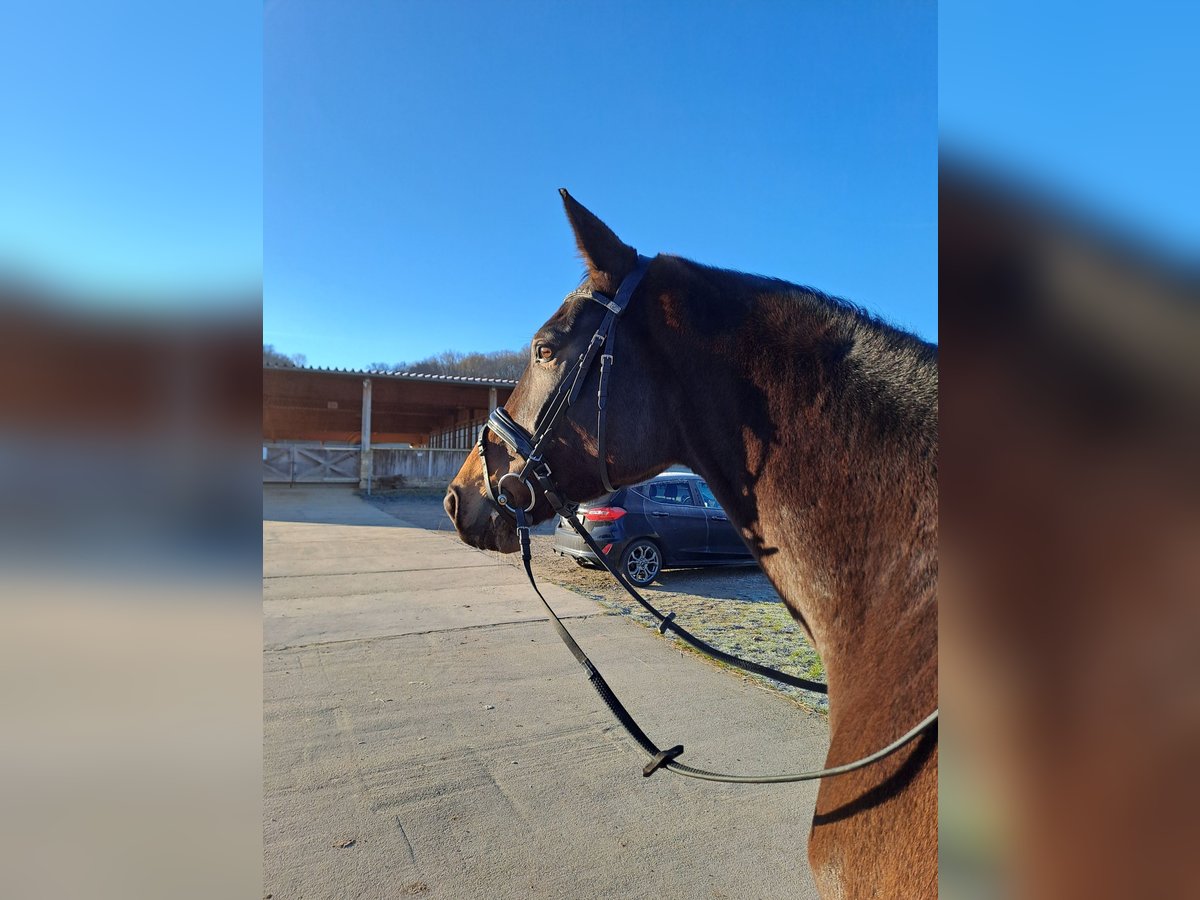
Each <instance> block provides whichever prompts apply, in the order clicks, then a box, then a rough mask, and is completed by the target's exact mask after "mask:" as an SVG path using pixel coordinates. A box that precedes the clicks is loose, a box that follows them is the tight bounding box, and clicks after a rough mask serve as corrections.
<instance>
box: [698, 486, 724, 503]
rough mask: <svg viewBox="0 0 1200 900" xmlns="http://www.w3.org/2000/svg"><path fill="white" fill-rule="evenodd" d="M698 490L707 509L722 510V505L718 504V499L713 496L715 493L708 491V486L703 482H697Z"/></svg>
mask: <svg viewBox="0 0 1200 900" xmlns="http://www.w3.org/2000/svg"><path fill="white" fill-rule="evenodd" d="M696 490H698V491H699V492H700V502H701V503H703V504H704V507H705V509H720V508H721V504H720V503H718V502H717V498H716V497H714V496H713V492H712V491H710V490H709V489H708V485H707V484H705V483H704V482H703V481H697V482H696Z"/></svg>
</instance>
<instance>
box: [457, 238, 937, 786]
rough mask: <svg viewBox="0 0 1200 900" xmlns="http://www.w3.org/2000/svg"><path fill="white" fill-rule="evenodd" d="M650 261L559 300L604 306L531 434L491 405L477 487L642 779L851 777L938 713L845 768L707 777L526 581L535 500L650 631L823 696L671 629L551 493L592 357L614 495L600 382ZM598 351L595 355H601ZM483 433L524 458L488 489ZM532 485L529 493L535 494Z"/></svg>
mask: <svg viewBox="0 0 1200 900" xmlns="http://www.w3.org/2000/svg"><path fill="white" fill-rule="evenodd" d="M650 262H651V260H650V259H648V258H647V257H645V256H641V255H640V254H639V255H638V258H637V264H636V265H635V266H634V269H633V271H632V272H630V273H629V274H628V275H626V276H625V278H624V279H623V280H622V281H621V284H620V286H619V287H618V288H617V293H616V295H615V296H614V297H613V298H612V299H609V298H608V297H607V296H606V295H604V294H602V293H600V292H598V291H592V290H583V289H580V290H576V291H572V292H571V293H570V294H568V295H567V297H566V298H565V299H564V301H563V302H564V303H567V302H570V301H571V300H574V299H587V300H591V301H595V302H596V303H599V304H600V305H601V306H602V307H604V309H605V314H604V318H603V319H602V320H601V322H600V324H599V325H598V326H597V328H596V331H595V333H594V334H593V335H592V337H591V340H590V341H588V345H587V347H586V349H585V350H584V351H583V352H582V353H581V354H579V357H578V359H576V361H575V362H574V364H573V365H572V367H571V368H570V369H569V370H568V371H567V374H566V375H565V376H564V377H563V378H562V379H561V380H560V382H559V385H558V388H557V389H556V390H555V392H554V393H553V394H552V395H551V397H550V399H549V400H548V401H547V402H546V403H545V404H544V405H543V406H542V410H541V412H540V413H539V414H538V416H537V418H536V420H535V424H534V430H533V432H532V433H531V432H529V431H527V430H526V429H525V428H524V427H523V426H521V425H520V424H519V423H518V422H517V421H516V420H515V419H513V417H512V416H511V415H509V413H508V411H507V410H506V409H504V408H503V407H497V408H496V409H494V410H493V411H492V412H491V414H490V415H489V416H488V420H487V423H486V424H485V425H484V426H483V428H482V429H480V432H479V442H478V445H477V452H478V453H479V458H480V461H481V463H482V466H483V483H484V489H485V491H486V492H487V496H488V500H489V501H490V502H491V503H492V505H493V506H494V507H495V508H496V509H497V510H499V512H500V513H502V514H503V515H505V516H507V517H508V518H509V519H510V520H512V521H513V522H514V523H515V524H516V526H517V534H518V536H519V537H520V542H521V560H522V562H523V564H524V566H525V574H526V575H527V576H528V577H529V583H530V585H531V586H532V587H533V590H534V593H536V594H537V596H538V599H540V600H541V601H542V605H543V606H545V607H546V611H547V612H548V613H549V615H550V622H551V624H552V625H553V626H554V628H555V630H556V631H557V632H558V636H559V637H560V638H561V639H562V641H563V643H564V644H566V645H567V649H569V650H570V651H571V653H572V654H573V655H574V657H575V659H576V660H577V661H578V662H579V664H580V665H582V666H583V668H584V670H585V671H586V672H587V675H588V680H589V681H590V682H591V684H592V687H594V688H595V689H596V691H597V693H599V694H600V697H601V699H603V700H604V702H605V704H606V705H607V706H608V708H609V710H610V711H611V712H612V713H613V715H614V716H616V718H617V721H619V722H620V723H621V725H622V726H624V727H625V729H626V730H627V731H628V732H629V734H630V735H631V736H632V737H633V738H634V740H636V741H637V742H638V744H639V745H640V746H641V747H642V749H643V750H645V751H646V753H648V754H649V755H650V757H651V758H650V762H648V763H647V764H646V765H645V767H644V768H643V769H642V775H643V776H644V777H647V778H648V777H649V776H651V775H653V774H654V773H655V772H656V771H657V770H658V769H660V768H663V769H667V770H669V771H672V772H675V773H676V774H679V775H686V776H688V777H689V778H700V779H703V780H706V781H725V782H750V783H778V782H791V781H812V780H814V779H818V778H828V777H831V776H834V775H843V774H845V773H847V772H853V771H855V770H856V769H861V768H864V767H866V766H869V765H871V764H872V763H875V762H878V761H879V760H881V759H883V758H884V757H887V756H890V755H891V754H892V753H895V752H896V751H897V750H899V749H900V748H901V747H903V746H905V745H906V744H908V743H909V742H910V741H912V740H914V739H915V738H916V737H918V736H919V735H921V734H922V733H923V732H925V731H926V730H927V729H929V728H931V727H932V726H933V725H935V724H936V722H937V719H938V711H937V710H936V709H935V710H934V711H933V712H932V713H930V714H929V715H928V716H926V717H925V718H924V719H923V720H922V721H921V722H919V723H918V724H917V725H916V726H915V727H914V728H912V729H910V730H909V731H907V732H906V733H905V734H903V735H901V736H900V737H899V738H897V739H896V740H895V741H893V742H892V743H890V744H888V745H887V746H886V747H883V748H881V749H880V750H877V751H876V752H874V753H872V754H870V755H869V756H864V757H862V758H861V759H857V760H855V761H853V762H850V763H846V764H845V765H840V766H832V767H830V768H827V769H820V770H817V771H812V772H800V773H792V774H783V775H727V774H722V773H719V772H709V771H706V770H704V769H696V768H693V767H691V766H688V765H685V764H683V763H680V762H676V758H677V757H678V756H679V755H680V754H682V753H683V745H682V744H677V745H675V746H674V747H670V748H668V749H666V750H660V749H659V748H658V746H657V745H656V744H655V743H654V742H653V741H652V740H651V739H650V738H649V737H648V736H647V735H646V733H645V732H644V731H643V730H642V729H641V727H640V726H639V725H638V724H637V722H636V721H635V720H634V719H633V717H632V716H631V715H630V714H629V711H628V710H626V709H625V707H624V705H623V704H622V703H621V701H620V700H619V699H618V698H617V696H616V694H614V693H613V692H612V689H611V688H610V687H609V686H608V683H607V682H606V681H605V680H604V677H603V676H602V675H601V674H600V671H599V670H598V669H597V668H596V666H595V664H594V663H593V662H592V661H591V660H590V659H588V656H587V654H586V653H584V652H583V648H581V647H580V646H579V644H578V643H577V642H576V641H575V639H574V638H572V637H571V635H570V633H569V632H568V631H567V629H566V626H565V625H563V623H562V620H561V619H559V617H558V615H557V613H555V612H554V609H553V608H552V607H551V606H550V604H549V603H548V602H547V601H546V598H545V597H543V596H542V592H541V590H540V589H539V588H538V586H537V581H536V579H535V578H534V576H533V569H532V566H531V559H532V554H531V552H530V544H529V528H530V524H529V520H528V518H527V516H528V514H529V513H531V512H532V511H533V509H534V507H535V506H536V505H537V501H538V495H539V492H540V495H541V496H542V497H544V498H545V499H546V501H547V502H548V503H549V504H550V506H551V508H552V509H553V510H554V511H555V512H556V513H557V514H558V515H560V516H562V517H563V519H565V520H566V521H568V522H569V523H570V524H571V526H572V527H573V528H574V529H575V531H576V533H578V534H579V536H580V537H581V538H583V540H584V542H585V543H586V544H587V545H588V547H589V548H590V549H591V551H592V552H593V553H594V554H595V555H596V558H597V559H599V560H600V562H601V563H602V564H603V565H604V567H605V568H606V569H607V570H608V571H609V573H610V574H611V575H612V576H613V577H614V578H616V579H617V581H618V582H619V583H620V585H621V586H622V587H623V588H624V589H625V591H626V592H627V593H628V594H629V595H630V596H631V597H633V599H634V600H635V601H637V603H638V604H640V605H641V607H642V608H643V609H645V610H646V611H647V612H648V613H650V615H651V616H653V617H654V619H655V620H656V621H657V622H658V630H659V633H661V634H666V633H667V631H671V632H673V633H674V634H675V635H677V636H678V637H679V638H680V639H681V640H683V641H684V642H685V643H687V644H689V645H690V646H692V647H694V648H696V649H697V650H700V651H701V652H702V653H705V654H707V655H709V656H711V657H713V658H715V659H717V660H720V661H721V662H724V663H726V664H728V665H731V666H735V667H737V668H740V669H742V670H744V671H747V672H752V673H754V674H756V675H761V676H763V677H765V678H770V679H772V680H774V681H778V682H780V683H782V684H787V685H791V686H792V687H797V688H800V689H802V690H807V691H812V692H813V693H820V694H826V693H828V692H829V688H828V686H827V685H824V684H821V683H820V682H817V681H809V680H808V679H805V678H798V677H796V676H795V675H789V674H787V673H786V672H780V671H778V670H777V669H772V668H770V667H768V666H763V665H759V664H758V663H755V662H751V661H750V660H745V659H741V658H740V657H737V656H733V655H732V654H729V653H726V652H725V651H723V650H720V649H718V648H716V647H714V646H712V645H711V644H709V643H707V642H705V641H703V640H701V639H700V638H698V637H696V636H695V635H693V634H691V633H690V632H688V631H687V630H686V629H684V628H683V627H682V626H680V625H679V624H677V623H676V622H675V621H674V620H675V613H673V612H671V613H667V614H665V615H664V614H663V613H661V612H659V610H657V609H656V608H655V607H654V606H653V605H652V604H651V603H650V602H649V601H647V600H646V599H645V598H644V597H642V595H641V594H640V593H638V591H637V590H636V589H635V588H634V587H633V585H631V584H630V583H629V581H628V579H627V578H626V577H625V575H624V574H623V573H622V572H621V571H620V570H619V568H617V567H615V566H613V565H612V563H611V562H610V561H609V559H608V557H607V556H606V555H605V554H604V552H603V551H602V550H601V549H600V547H599V546H598V545H597V544H596V542H595V540H594V539H593V538H592V536H591V535H590V534H588V532H587V529H585V528H584V527H583V524H582V523H581V522H580V521H579V518H578V516H577V515H576V512H577V510H578V504H576V503H572V502H571V501H570V500H568V499H567V498H566V495H565V494H563V492H562V491H561V490H560V489H559V487H558V485H557V483H556V482H555V481H554V474H553V472H552V471H551V469H550V466H549V465H548V464H547V463H546V461H545V459H544V454H545V451H546V448H547V447H548V446H549V444H550V442H551V441H552V440H553V439H554V436H555V432H556V430H557V428H558V425H559V423H560V422H561V421H562V418H563V416H564V415H565V414H566V412H567V410H568V409H570V407H571V405H572V404H574V403H575V402H576V400H578V399H579V394H580V391H581V389H582V387H583V383H584V381H585V380H586V379H587V376H588V373H589V372H590V371H591V368H592V365H593V363H594V362H595V360H596V358H597V356H599V358H600V383H599V388H598V389H597V392H596V454H597V457H598V459H599V464H600V480H601V481H602V483H603V484H604V489H605V490H606V491H608V492H609V493H612V492H613V491H614V490H616V488H615V487H613V484H612V482H611V481H610V480H609V472H608V460H607V458H606V454H605V449H604V448H605V441H604V435H605V419H606V412H607V411H606V407H607V402H608V382H609V378H610V377H611V375H612V370H613V362H614V359H615V354H614V350H615V345H616V336H617V323H618V322H619V321H620V318H621V315H622V314H623V313H624V312H625V310H626V308H627V307H628V306H629V301H630V299H631V298H632V297H633V294H634V292H635V291H636V290H637V288H638V285H639V284H641V281H642V277H643V276H644V275H645V274H646V270H647V268H648V267H649V265H650ZM602 350H603V351H605V352H601V351H602ZM489 431H491V432H492V433H494V434H495V435H496V437H498V438H499V439H500V440H501V441H503V442H504V444H505V445H506V446H507V447H508V448H509V449H510V450H511V451H512V452H513V453H514V454H516V455H517V456H519V457H520V458H522V459H523V460H524V463H523V464H522V466H521V468H520V470H518V471H516V472H506V473H505V474H503V475H501V476H500V478H499V480H498V481H497V482H496V486H495V488H493V487H492V477H491V472H490V471H489V470H488V463H487V434H488V432H489ZM510 478H515V479H516V480H517V483H518V484H521V485H523V486H524V487H525V489H526V490H527V491H528V492H529V503H528V505H526V506H524V507H522V506H521V505H520V504H519V503H514V502H513V496H512V495H511V494H510V493H508V492H507V491H506V490H505V489H504V483H505V482H506V481H508V480H509V479H510ZM535 483H536V489H535Z"/></svg>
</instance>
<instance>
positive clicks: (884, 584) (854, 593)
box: [660, 295, 937, 714]
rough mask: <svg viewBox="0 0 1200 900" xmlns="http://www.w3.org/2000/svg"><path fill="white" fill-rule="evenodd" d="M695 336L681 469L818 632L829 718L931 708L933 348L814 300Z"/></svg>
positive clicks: (758, 303)
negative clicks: (847, 707) (887, 705)
mask: <svg viewBox="0 0 1200 900" xmlns="http://www.w3.org/2000/svg"><path fill="white" fill-rule="evenodd" d="M664 337H666V336H664ZM690 337H691V339H692V340H691V341H690V342H689V341H685V342H683V343H684V344H687V343H691V346H689V347H686V349H685V351H684V352H683V353H681V354H680V356H679V358H678V365H677V371H678V375H679V378H678V380H677V384H678V385H679V386H680V388H681V391H680V394H681V395H680V397H679V398H678V403H679V405H680V406H681V407H682V408H683V409H685V410H686V411H687V413H686V417H685V418H686V420H687V421H688V422H689V423H690V424H689V426H688V428H687V429H686V431H684V432H683V433H682V434H681V435H680V443H681V449H680V453H679V455H680V457H681V461H682V462H684V463H685V464H687V465H689V466H690V467H691V468H692V469H693V470H694V471H696V472H698V473H700V474H701V475H702V476H703V477H704V478H705V479H706V480H707V481H708V483H709V485H710V487H711V488H712V490H713V492H714V494H715V495H716V497H717V499H718V500H719V501H720V502H721V505H722V506H723V507H724V508H725V510H726V512H727V514H728V515H729V517H730V520H731V521H732V522H733V523H734V524H735V525H736V526H737V527H738V529H739V531H740V532H741V534H742V535H743V537H744V538H745V539H746V540H747V543H749V544H750V546H751V548H752V549H753V550H754V552H755V555H756V556H757V558H758V560H759V562H760V563H761V565H762V567H763V570H764V571H765V572H766V574H767V576H768V577H769V578H770V579H771V581H772V583H773V584H774V585H775V588H776V590H778V591H779V593H780V596H781V597H782V598H783V600H784V602H785V603H786V604H787V605H788V606H789V608H790V609H791V610H792V612H793V613H794V614H796V615H797V616H798V617H799V618H800V619H801V621H802V622H803V624H804V625H805V627H806V628H807V630H808V631H809V633H810V635H811V636H812V638H813V641H814V643H815V645H816V647H817V650H818V652H820V654H821V657H822V660H823V662H824V664H825V668H826V672H827V674H828V677H829V683H830V693H831V697H833V698H834V709H835V711H836V709H837V708H838V706H839V704H843V703H844V698H848V697H850V696H852V695H853V694H854V693H856V692H859V691H865V692H874V693H876V694H878V692H879V691H880V690H883V689H885V688H886V690H887V691H888V693H891V694H894V693H895V692H896V691H897V690H904V691H907V693H908V694H910V695H911V699H912V703H913V707H914V710H917V709H919V708H922V707H924V706H926V705H931V703H936V699H931V698H936V679H937V671H936V666H937V608H936V587H937V472H936V466H937V456H936V454H937V399H936V398H937V373H936V362H934V361H933V360H932V358H931V357H932V353H933V352H934V351H932V349H931V348H929V347H928V346H927V345H923V344H921V343H920V342H919V341H917V340H916V339H915V338H911V337H908V336H904V335H902V334H900V333H899V332H894V331H892V330H890V329H888V328H886V326H881V325H879V324H877V323H874V322H870V321H868V320H866V319H864V318H862V317H860V316H858V315H857V314H855V313H853V312H851V311H849V310H847V309H845V308H843V307H841V306H839V305H837V304H832V303H826V301H824V299H823V298H820V297H818V296H802V297H800V298H799V299H797V297H796V295H790V296H789V295H766V296H759V297H757V298H756V299H755V300H754V301H753V302H751V303H749V304H748V305H747V308H746V311H745V314H744V316H743V317H742V318H741V320H740V322H739V324H738V325H737V327H735V328H732V329H722V330H721V331H720V332H719V333H714V334H712V335H709V336H708V337H704V336H702V335H701V334H700V333H699V332H693V333H692V334H691V335H690ZM677 343H679V342H677ZM668 345H669V342H668V341H666V340H664V341H663V342H661V343H660V346H668ZM684 388H686V389H684ZM867 673H871V674H870V675H869V676H868V675H867ZM897 685H899V687H897ZM885 696H886V694H885ZM874 702H876V703H877V702H878V696H876V697H875V699H874ZM906 705H907V704H906ZM924 711H925V712H928V710H927V709H925V710H924ZM914 714H916V713H915V712H914Z"/></svg>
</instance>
